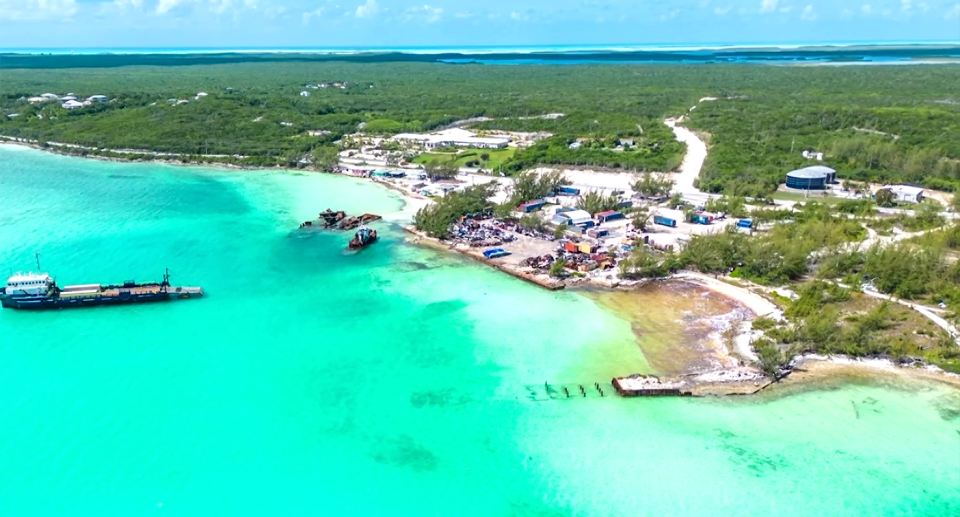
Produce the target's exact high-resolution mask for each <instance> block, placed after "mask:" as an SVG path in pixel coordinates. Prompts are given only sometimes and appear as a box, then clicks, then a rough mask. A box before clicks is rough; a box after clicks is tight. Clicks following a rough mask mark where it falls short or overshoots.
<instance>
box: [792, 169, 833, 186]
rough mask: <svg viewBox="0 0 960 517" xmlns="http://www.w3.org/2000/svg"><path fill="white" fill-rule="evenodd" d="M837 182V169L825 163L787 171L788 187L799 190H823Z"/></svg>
mask: <svg viewBox="0 0 960 517" xmlns="http://www.w3.org/2000/svg"><path fill="white" fill-rule="evenodd" d="M836 182H837V171H835V170H833V169H831V168H830V167H824V166H823V165H813V166H811V167H804V168H802V169H797V170H795V171H790V172H788V173H787V188H793V189H799V190H823V189H825V188H827V185H828V184H830V183H836Z"/></svg>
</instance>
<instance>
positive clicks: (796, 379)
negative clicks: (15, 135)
mask: <svg viewBox="0 0 960 517" xmlns="http://www.w3.org/2000/svg"><path fill="white" fill-rule="evenodd" d="M7 138H9V137H4V138H3V139H0V145H3V144H7V145H11V146H19V147H23V148H29V149H33V150H38V151H45V152H50V153H53V154H59V155H63V156H70V157H74V158H94V159H98V160H102V161H112V162H118V163H138V162H139V163H144V162H157V163H163V164H168V165H179V166H201V167H212V168H221V169H226V170H277V171H282V170H289V171H294V170H304V171H307V172H316V173H324V174H329V173H325V172H323V171H318V170H316V169H287V168H283V167H262V166H260V167H257V166H240V165H235V164H227V163H216V162H191V161H184V160H173V159H165V158H161V157H154V158H151V159H147V160H127V159H123V158H115V157H108V156H98V155H77V154H73V153H69V152H64V151H60V150H58V149H56V148H51V147H43V146H40V145H38V144H34V143H29V142H22V141H13V140H8V139H7ZM345 176H348V177H356V176H352V175H349V174H345ZM367 179H369V180H370V181H371V182H372V183H375V184H378V185H380V186H381V187H384V188H387V189H389V190H392V191H395V192H397V193H399V194H401V197H402V199H403V200H404V202H405V205H404V208H403V212H404V215H406V214H408V213H410V210H411V209H413V211H414V212H415V211H416V209H419V208H420V207H422V206H425V205H426V204H428V203H430V202H431V201H430V200H429V198H426V197H424V196H420V195H417V194H415V193H411V192H408V191H405V190H403V189H401V188H399V187H397V186H395V185H391V184H390V183H389V182H385V181H379V180H377V179H374V178H367ZM403 228H404V230H405V231H406V232H408V233H409V234H411V237H410V238H408V239H407V242H410V243H411V244H416V245H422V246H426V247H430V248H433V249H436V250H439V251H445V252H453V253H458V254H461V255H464V256H467V257H469V258H472V259H474V260H476V261H478V262H481V263H483V264H485V265H487V266H490V267H494V268H496V269H498V270H500V271H503V272H505V273H507V274H510V275H512V276H514V277H517V278H519V279H521V280H524V281H526V282H529V283H532V284H534V285H537V286H539V287H543V288H546V289H549V290H558V289H564V288H565V287H573V288H577V290H588V289H598V290H601V291H608V292H617V291H620V292H629V291H634V290H636V289H637V288H638V287H641V286H643V285H646V284H649V283H653V282H662V281H667V282H683V283H686V284H690V285H695V286H698V287H702V288H705V289H708V290H710V291H713V292H715V293H718V294H720V295H722V296H724V297H726V298H728V299H730V300H732V301H734V302H736V303H739V304H741V305H743V306H744V307H745V308H746V309H747V310H749V311H750V312H751V313H753V315H754V318H756V317H771V318H774V319H780V318H782V311H781V310H780V309H779V308H778V307H777V306H776V305H775V304H773V303H772V302H770V301H769V300H767V299H766V298H764V297H763V296H761V295H759V294H757V293H755V292H753V291H751V290H749V289H747V288H746V287H742V286H736V285H733V284H730V283H727V282H724V281H722V280H719V279H715V278H711V277H709V276H707V275H702V274H700V273H694V272H680V273H677V274H675V275H672V276H671V277H668V278H663V279H652V280H646V281H613V282H611V281H609V280H603V279H600V278H585V279H574V280H573V281H572V282H564V281H561V280H557V279H552V278H550V277H549V276H548V275H545V274H541V275H535V274H530V273H528V272H525V271H521V270H520V268H518V267H514V266H511V265H509V264H497V263H492V262H490V261H489V260H488V259H486V258H485V257H484V256H483V255H482V252H480V251H478V250H475V249H470V248H465V249H461V248H458V247H456V246H450V245H448V244H445V243H443V242H442V241H440V240H438V239H435V238H432V237H429V236H427V235H425V234H423V233H422V232H420V231H418V230H416V229H415V228H413V227H412V226H411V225H403ZM608 310H611V309H608ZM752 319H753V318H748V319H747V320H744V321H742V322H740V323H742V324H744V325H741V328H739V329H738V330H737V332H736V335H735V337H734V345H735V350H733V351H731V352H732V353H735V354H737V355H739V356H740V357H743V358H747V359H751V358H754V357H755V355H754V354H753V351H752V347H751V346H750V341H751V338H752V331H751V329H750V327H749V325H745V323H747V322H748V321H750V320H752ZM794 361H797V363H796V364H797V365H798V366H799V367H798V368H797V369H795V371H794V372H792V373H791V374H789V375H787V376H786V377H784V378H783V379H780V380H779V381H777V382H764V383H762V385H761V384H756V383H754V381H753V379H751V380H750V381H749V382H746V383H744V382H743V381H741V380H737V379H724V378H723V376H724V372H736V371H740V370H742V368H732V369H723V370H718V371H715V372H707V373H702V372H701V373H696V374H694V373H690V374H687V375H688V376H693V375H699V376H702V377H707V378H706V379H705V380H704V381H703V384H702V385H701V386H698V387H697V388H696V389H694V390H692V392H691V394H693V395H694V396H725V395H733V394H754V393H758V392H760V391H767V390H768V389H769V390H770V391H781V390H789V389H791V388H794V387H808V386H810V385H813V384H817V383H822V382H824V380H825V379H835V378H836V377H838V376H844V375H860V376H864V375H866V376H867V377H871V378H873V377H876V378H878V379H881V378H887V379H889V378H901V379H912V380H914V381H916V380H927V381H935V382H938V383H943V384H947V385H950V386H952V387H955V388H957V389H960V375H957V374H953V373H949V372H945V371H943V370H941V369H939V368H936V367H934V366H930V365H927V366H923V367H903V366H897V365H894V364H893V363H892V362H891V361H889V360H885V359H871V358H864V359H856V358H849V357H845V356H833V357H824V356H815V355H806V356H798V357H797V358H795V359H794ZM625 375H629V374H626V373H625ZM710 376H713V377H710ZM623 378H626V377H621V379H623Z"/></svg>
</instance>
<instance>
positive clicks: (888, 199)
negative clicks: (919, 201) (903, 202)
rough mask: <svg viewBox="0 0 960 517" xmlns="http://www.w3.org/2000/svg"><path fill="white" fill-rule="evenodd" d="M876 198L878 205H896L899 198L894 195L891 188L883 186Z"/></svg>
mask: <svg viewBox="0 0 960 517" xmlns="http://www.w3.org/2000/svg"><path fill="white" fill-rule="evenodd" d="M874 199H875V200H876V201H877V205H879V206H883V207H891V206H894V205H895V204H896V202H897V199H896V198H895V197H894V195H893V192H891V191H890V189H886V188H882V189H880V190H878V191H877V193H876V195H875V196H874Z"/></svg>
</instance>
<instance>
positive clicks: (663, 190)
mask: <svg viewBox="0 0 960 517" xmlns="http://www.w3.org/2000/svg"><path fill="white" fill-rule="evenodd" d="M675 183H676V182H674V181H673V178H671V177H669V176H666V175H663V174H654V173H650V172H645V173H643V174H640V175H639V177H638V178H637V181H635V182H634V183H633V190H634V192H636V193H638V194H640V195H642V196H644V197H649V198H657V197H662V196H668V195H670V191H671V190H673V186H674V184H675Z"/></svg>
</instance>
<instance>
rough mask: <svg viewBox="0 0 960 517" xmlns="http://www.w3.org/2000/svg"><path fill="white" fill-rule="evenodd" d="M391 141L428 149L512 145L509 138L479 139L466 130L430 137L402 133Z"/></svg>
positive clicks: (446, 132)
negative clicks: (411, 143)
mask: <svg viewBox="0 0 960 517" xmlns="http://www.w3.org/2000/svg"><path fill="white" fill-rule="evenodd" d="M390 139H391V140H394V141H398V142H403V141H405V142H415V143H418V144H421V145H423V146H424V147H426V148H427V149H437V148H442V147H475V148H479V149H503V148H504V147H507V145H509V144H510V138H507V137H478V136H477V135H476V133H474V132H472V131H467V130H466V129H459V128H454V129H447V130H445V131H438V132H436V133H431V134H428V135H425V134H418V133H401V134H399V135H394V136H392V137H391V138H390Z"/></svg>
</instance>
